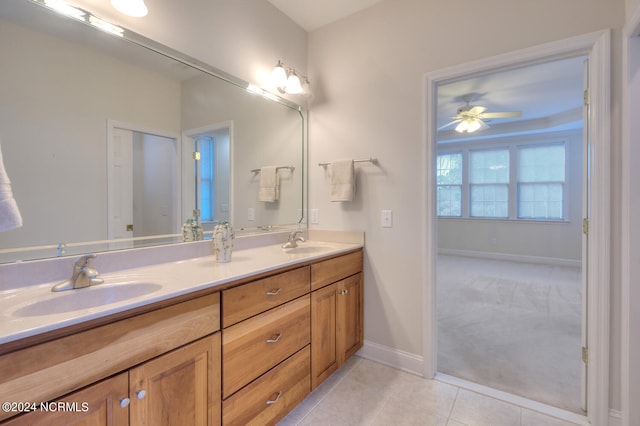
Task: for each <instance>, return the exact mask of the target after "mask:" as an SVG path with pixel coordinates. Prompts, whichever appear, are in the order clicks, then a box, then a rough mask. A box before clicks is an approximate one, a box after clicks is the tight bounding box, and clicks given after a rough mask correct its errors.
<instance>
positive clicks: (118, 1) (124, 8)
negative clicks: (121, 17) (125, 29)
mask: <svg viewBox="0 0 640 426" xmlns="http://www.w3.org/2000/svg"><path fill="white" fill-rule="evenodd" d="M111 6H113V7H114V9H116V10H117V11H118V12H121V13H124V14H125V15H128V16H133V17H134V18H142V17H143V16H147V13H149V9H147V5H146V4H144V0H111Z"/></svg>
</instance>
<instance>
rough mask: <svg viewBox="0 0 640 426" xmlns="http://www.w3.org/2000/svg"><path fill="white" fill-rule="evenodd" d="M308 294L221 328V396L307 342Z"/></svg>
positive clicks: (264, 370)
mask: <svg viewBox="0 0 640 426" xmlns="http://www.w3.org/2000/svg"><path fill="white" fill-rule="evenodd" d="M310 311H311V309H310V296H309V295H306V296H302V297H300V298H298V299H296V300H293V301H291V302H288V303H286V304H284V305H282V306H279V307H277V308H274V309H271V310H270V311H267V312H264V313H262V314H260V315H257V316H255V317H253V318H249V319H248V320H245V321H242V322H241V323H238V324H236V325H233V326H231V327H229V328H226V329H224V330H222V383H223V384H222V396H223V398H227V397H228V396H230V395H231V394H232V393H234V392H236V391H237V390H238V389H240V388H242V387H243V386H244V385H246V384H247V383H249V382H251V381H252V380H254V379H255V378H257V377H258V376H260V375H261V374H263V373H265V372H266V371H268V370H269V369H271V368H273V367H274V366H276V365H277V364H278V363H280V362H281V361H282V360H284V359H286V358H288V357H289V356H290V355H291V354H293V353H294V352H297V351H298V350H300V349H302V348H303V347H304V346H306V345H307V344H309V342H310V334H311V333H310V319H311V313H310Z"/></svg>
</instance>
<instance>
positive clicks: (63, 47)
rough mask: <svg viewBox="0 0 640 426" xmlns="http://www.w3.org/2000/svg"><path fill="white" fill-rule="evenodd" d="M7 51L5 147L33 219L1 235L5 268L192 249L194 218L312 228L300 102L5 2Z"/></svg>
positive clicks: (1, 82)
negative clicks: (187, 237)
mask: <svg viewBox="0 0 640 426" xmlns="http://www.w3.org/2000/svg"><path fill="white" fill-rule="evenodd" d="M0 52H1V53H2V66H1V67H0V147H1V149H2V153H3V157H4V164H5V168H6V171H7V173H8V175H9V178H10V180H11V187H12V190H13V194H14V197H15V199H16V202H17V204H18V207H19V209H20V212H21V215H22V218H23V223H24V225H23V227H22V228H19V229H15V230H11V231H7V232H3V233H1V234H0V262H2V263H5V262H14V261H18V260H29V259H37V258H47V257H55V256H61V255H76V254H78V253H86V252H96V251H105V250H113V249H122V248H130V247H140V246H147V245H152V244H154V245H155V244H166V243H173V242H182V224H183V223H184V222H185V221H187V220H188V219H190V218H192V217H194V214H195V215H198V216H199V218H200V220H201V221H202V225H203V227H204V229H205V234H206V231H207V229H211V228H212V227H213V226H214V224H215V223H218V222H223V221H228V222H230V223H231V224H232V225H233V226H234V228H235V229H236V230H237V231H238V232H244V233H251V232H269V231H271V230H274V229H282V228H287V227H291V226H295V225H297V224H298V223H299V222H300V221H301V220H302V212H303V211H304V206H303V202H304V201H303V199H304V197H303V181H304V176H303V173H304V172H305V169H304V167H303V156H304V125H305V123H304V119H305V115H304V111H303V110H302V108H301V107H299V106H298V105H296V104H294V103H292V102H289V101H287V100H285V99H282V98H279V97H275V96H272V95H269V94H268V93H266V92H263V91H261V90H259V89H257V90H256V89H252V90H249V89H248V85H247V84H245V83H244V82H242V81H241V80H239V79H236V78H234V77H232V76H229V75H227V74H224V73H222V72H219V71H217V70H216V69H214V68H212V67H209V66H207V65H204V64H202V63H200V62H198V61H196V60H193V59H191V58H188V57H186V56H184V55H182V54H180V53H179V52H175V51H173V50H171V49H169V48H166V47H164V46H161V45H158V44H157V43H155V42H153V41H151V40H148V39H145V38H144V37H142V36H140V35H138V34H135V33H132V32H129V31H126V30H125V31H124V33H123V35H121V36H118V35H114V34H111V33H107V32H105V31H103V30H100V29H98V28H97V27H93V26H91V25H90V24H89V16H88V14H87V16H85V17H84V18H82V21H80V20H78V19H73V18H68V17H66V16H61V15H60V14H58V13H56V12H53V11H52V10H50V9H49V8H47V7H45V6H43V5H42V4H41V3H40V2H34V1H30V0H3V3H2V8H0ZM274 166H275V167H277V172H276V178H277V179H276V182H277V184H278V192H277V195H278V196H277V197H276V199H268V200H264V199H262V198H259V193H260V188H261V186H263V185H265V181H268V180H269V179H261V176H264V175H266V174H267V173H263V171H269V170H273V167H274ZM267 184H269V182H267Z"/></svg>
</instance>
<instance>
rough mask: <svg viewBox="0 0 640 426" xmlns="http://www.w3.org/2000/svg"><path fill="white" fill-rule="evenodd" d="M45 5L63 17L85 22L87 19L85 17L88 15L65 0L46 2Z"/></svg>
mask: <svg viewBox="0 0 640 426" xmlns="http://www.w3.org/2000/svg"><path fill="white" fill-rule="evenodd" d="M44 4H45V5H46V6H47V7H48V8H50V9H53V10H55V11H56V12H58V13H60V14H62V15H65V16H69V17H71V18H74V19H78V20H80V21H84V19H85V18H84V17H85V15H86V14H85V12H84V11H83V10H82V9H78V8H76V7H73V6H71V5H70V4H68V3H67V2H65V1H64V0H45V1H44Z"/></svg>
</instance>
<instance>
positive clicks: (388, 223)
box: [380, 210, 393, 228]
mask: <svg viewBox="0 0 640 426" xmlns="http://www.w3.org/2000/svg"><path fill="white" fill-rule="evenodd" d="M380 225H381V226H382V227H383V228H392V227H393V212H392V211H391V210H382V212H381V214H380Z"/></svg>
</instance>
